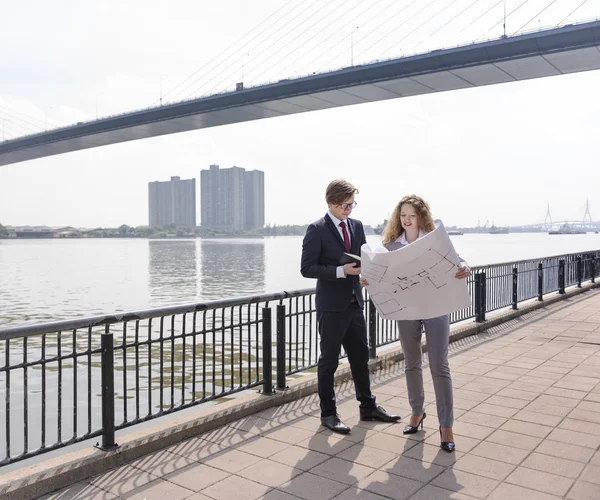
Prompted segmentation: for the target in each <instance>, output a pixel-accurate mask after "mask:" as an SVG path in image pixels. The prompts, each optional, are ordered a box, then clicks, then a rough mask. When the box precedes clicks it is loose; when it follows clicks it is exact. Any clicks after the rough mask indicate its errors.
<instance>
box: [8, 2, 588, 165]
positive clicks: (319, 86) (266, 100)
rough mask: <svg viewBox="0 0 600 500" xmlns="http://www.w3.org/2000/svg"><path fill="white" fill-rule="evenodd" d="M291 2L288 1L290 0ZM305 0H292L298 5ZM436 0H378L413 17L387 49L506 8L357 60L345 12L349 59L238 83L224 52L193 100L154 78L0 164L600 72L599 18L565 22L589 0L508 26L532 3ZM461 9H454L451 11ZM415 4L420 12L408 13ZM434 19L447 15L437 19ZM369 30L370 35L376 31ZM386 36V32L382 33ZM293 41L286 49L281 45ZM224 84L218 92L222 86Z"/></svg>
mask: <svg viewBox="0 0 600 500" xmlns="http://www.w3.org/2000/svg"><path fill="white" fill-rule="evenodd" d="M557 2H558V3H557ZM290 3H293V2H288V4H290ZM304 3H305V2H296V4H297V5H302V4H304ZM380 3H381V2H379V1H378V2H375V3H374V4H373V5H371V6H370V8H371V9H375V5H379V4H380ZM435 3H436V0H434V1H433V2H429V3H428V4H427V5H425V6H422V5H420V4H418V3H417V4H416V3H415V1H414V0H413V1H412V2H410V3H405V2H391V3H389V2H388V3H387V4H386V3H384V4H383V5H387V6H386V9H389V8H390V7H392V6H393V5H394V4H396V5H400V7H402V8H401V9H400V10H399V11H398V12H396V14H397V16H398V17H397V18H396V20H399V21H400V27H402V26H403V25H405V24H406V23H408V22H409V21H410V22H411V23H413V24H412V25H408V26H411V27H412V26H415V25H416V27H414V28H413V29H412V30H410V31H409V32H408V33H406V34H404V35H403V36H401V37H400V38H398V30H397V29H396V30H392V31H391V32H393V33H394V35H395V36H396V39H395V42H394V45H393V47H394V46H397V45H398V44H399V43H404V41H405V39H406V38H407V37H410V36H412V35H413V34H415V33H426V31H424V30H428V29H433V31H431V32H430V33H429V35H428V36H425V37H424V38H423V39H422V40H421V41H420V42H418V43H413V45H412V47H413V48H414V50H415V51H418V49H419V48H421V47H426V46H427V44H423V45H422V42H423V41H425V40H433V39H435V36H436V34H437V33H438V32H443V30H445V29H447V27H448V26H452V25H453V23H455V22H456V21H457V20H458V19H461V18H464V16H465V15H466V14H467V13H469V12H473V11H474V9H475V7H485V10H484V11H483V12H481V13H480V14H479V15H478V16H477V17H476V18H474V19H471V20H470V22H469V24H468V26H469V27H470V26H472V25H474V23H476V22H477V21H479V20H480V19H481V18H482V17H483V18H484V19H488V17H485V16H488V14H489V13H490V12H496V10H493V9H496V8H498V7H502V6H504V11H503V13H500V15H499V16H498V17H495V18H493V21H494V24H493V25H492V27H491V28H490V29H488V31H486V32H484V34H483V36H485V35H486V34H488V33H490V32H494V31H493V30H495V29H496V28H499V29H502V31H501V34H500V35H499V36H498V37H497V38H495V39H492V40H487V41H479V40H480V39H481V38H482V36H481V35H480V37H479V38H476V39H475V41H471V42H470V43H464V44H463V45H460V46H458V47H453V48H442V49H433V50H429V51H426V52H423V53H416V54H415V55H406V52H405V51H403V53H402V54H401V56H400V57H393V58H389V59H386V60H375V61H370V62H369V61H366V62H364V63H363V62H359V61H358V60H357V59H355V56H354V38H355V35H354V31H355V29H354V27H353V25H352V22H353V19H354V18H352V19H350V17H349V16H348V17H346V18H345V21H347V22H346V24H345V25H343V27H348V26H350V27H351V28H352V29H351V32H350V35H351V38H352V42H351V60H350V65H349V66H345V67H342V68H341V69H333V70H331V69H329V68H326V69H325V70H322V71H321V72H318V71H317V72H312V73H310V72H309V75H308V76H298V77H292V78H289V77H285V75H281V76H284V77H283V78H280V79H279V80H276V81H274V82H267V83H257V84H254V85H252V83H253V82H255V81H256V80H257V78H258V77H259V76H260V75H261V74H263V73H265V71H263V72H262V73H260V72H258V71H255V73H257V72H258V75H257V76H256V77H255V78H254V80H252V81H250V82H248V83H246V82H245V81H244V69H242V78H241V81H240V78H239V77H238V76H239V75H238V76H236V73H237V71H234V72H231V71H230V72H229V73H228V72H227V69H228V68H230V67H231V66H232V65H237V64H238V63H239V62H240V59H239V57H240V55H239V53H237V55H234V56H232V57H230V58H228V59H225V63H224V64H225V65H226V66H225V67H223V66H220V69H218V68H219V67H217V69H216V70H215V72H214V74H213V75H212V77H211V78H212V80H209V81H211V82H213V83H214V80H215V79H216V80H218V81H217V83H216V84H214V85H212V86H211V84H209V85H208V90H207V91H206V92H205V93H204V94H202V95H201V96H200V97H197V96H193V97H192V98H189V99H184V100H181V101H170V102H164V101H163V95H162V80H161V96H160V100H159V101H158V102H157V103H156V104H155V105H154V106H151V107H149V108H146V109H141V110H136V111H131V112H126V113H123V114H121V115H117V116H110V117H101V118H97V119H94V120H90V121H85V122H78V123H76V124H74V125H69V126H66V127H58V128H51V129H48V128H47V123H44V127H43V130H42V131H40V132H37V133H30V134H27V135H21V136H16V137H14V138H10V139H8V140H4V141H3V142H0V166H2V165H9V164H12V163H18V162H23V161H27V160H32V159H36V158H43V157H47V156H51V155H57V154H63V153H68V152H72V151H77V150H82V149H89V148H95V147H101V146H106V145H110V144H117V143H122V142H127V141H133V140H139V139H145V138H150V137H156V136H161V135H167V134H176V133H180V132H184V131H190V130H198V129H204V128H209V127H216V126H221V125H227V124H233V123H239V122H247V121H252V120H261V119H265V118H274V117H280V116H285V115H290V114H296V113H305V112H311V111H317V110H323V109H331V108H336V107H340V106H351V105H356V104H362V103H369V102H376V101H381V100H386V99H397V98H403V97H411V96H416V95H422V94H428V93H435V92H446V91H452V90H457V89H467V88H474V87H480V86H485V85H495V84H505V83H510V82H516V81H523V80H531V79H536V78H544V77H550V76H557V75H564V74H569V73H577V72H584V71H591V70H597V69H600V21H599V20H597V19H596V20H592V21H588V22H579V23H574V22H569V23H567V24H565V22H566V20H570V19H571V18H572V16H573V14H575V13H576V12H577V11H578V10H579V9H580V8H582V7H583V6H584V5H585V4H587V0H584V1H583V2H581V3H577V4H573V3H572V2H571V0H569V2H568V4H569V5H570V6H569V7H567V6H566V5H567V4H564V3H563V2H561V1H560V0H553V1H550V0H546V1H545V2H544V4H543V5H541V7H542V8H541V10H538V7H539V6H540V5H539V2H538V3H537V5H538V7H536V9H535V11H532V12H533V13H534V15H533V16H532V17H531V18H529V15H527V18H528V20H527V19H525V24H523V25H522V26H520V27H519V29H518V30H517V31H516V32H513V33H508V32H507V29H506V25H507V20H508V21H510V20H511V16H512V18H515V16H516V15H517V13H518V12H519V11H520V12H523V10H524V8H525V7H526V5H527V4H529V0H524V1H521V2H520V3H518V4H517V3H516V2H510V5H511V8H510V9H507V5H508V4H509V2H507V1H506V0H504V1H503V0H500V1H496V2H494V3H493V5H492V6H491V7H489V8H488V7H487V6H488V5H489V3H490V2H479V1H474V2H469V3H468V4H467V3H465V2H464V1H463V2H462V3H457V0H453V1H451V2H450V1H449V2H446V3H445V5H444V6H443V7H441V8H438V7H437V6H434V5H432V4H435ZM561 3H563V5H565V8H566V9H567V10H565V11H563V12H566V13H567V15H566V16H565V17H564V18H562V19H561V20H559V22H558V24H556V25H555V26H554V27H552V28H550V29H541V30H535V31H533V32H523V29H524V28H525V27H528V26H530V23H531V22H534V21H535V20H539V17H540V16H541V15H542V14H544V13H545V12H547V11H549V9H551V8H555V7H556V6H557V5H559V4H561ZM288 4H286V5H288ZM314 4H316V2H315V3H314ZM311 5H313V4H311ZM324 5H327V3H325V4H323V3H322V5H321V7H320V9H319V10H317V11H315V12H313V13H312V14H311V15H310V16H309V17H306V18H304V19H302V21H301V22H300V23H299V24H295V25H293V26H288V28H289V29H288V32H289V33H288V34H289V35H291V36H294V38H293V39H291V40H292V42H293V41H295V40H296V39H298V38H299V37H300V35H301V34H302V33H305V32H307V31H308V30H309V29H311V28H314V27H315V26H316V25H317V24H318V23H322V22H323V20H326V19H327V18H328V17H327V16H329V15H333V14H336V13H337V14H340V12H337V11H336V10H335V9H334V10H331V12H328V13H327V15H326V13H325V11H323V9H325V7H324ZM336 5H337V4H336ZM348 5H351V6H352V9H355V8H357V7H358V6H359V5H361V2H358V3H355V4H354V3H349V4H348ZM434 7H435V8H434ZM459 7H460V10H455V11H453V10H452V9H453V8H454V9H458V8H459ZM282 8H283V7H282ZM409 8H412V9H413V11H411V10H410V9H409ZM417 8H418V9H419V10H414V9H417ZM386 9H384V10H381V11H378V14H377V15H378V16H379V15H382V14H383V13H384V11H385V10H386ZM280 10H281V9H280ZM350 10H351V9H350ZM367 10H368V9H366V10H365V11H364V12H367ZM278 12H279V11H278ZM364 12H363V14H364ZM410 12H412V13H410ZM473 13H474V12H473ZM348 14H349V12H343V13H341V16H343V15H348ZM596 14H598V13H596ZM440 16H445V17H441V18H440ZM338 17H340V16H338ZM561 17H562V16H561ZM269 19H270V18H269ZM385 19H386V21H385V22H388V21H390V20H391V19H394V16H387V17H386V18H385ZM490 20H492V19H490ZM440 22H441V23H442V24H440ZM356 28H358V26H356ZM281 29H283V28H281ZM302 29H304V31H302ZM278 31H280V30H278ZM338 31H339V29H338ZM372 31H375V33H376V30H375V29H374V30H372ZM463 31H464V30H463ZM322 32H323V33H324V36H325V35H327V33H328V32H327V29H326V28H325V27H323V29H322ZM400 32H401V33H402V31H400ZM250 33H252V31H251V32H250ZM330 36H331V35H330ZM386 36H389V33H388V35H386ZM278 40H279V41H280V43H277V40H276V41H275V43H274V44H272V46H273V47H274V48H273V49H272V50H271V52H268V53H267V56H266V57H265V58H263V60H261V64H262V63H263V62H267V63H270V62H271V61H272V60H273V59H274V58H275V57H276V56H277V55H279V54H280V53H281V54H280V55H281V56H282V57H285V55H286V54H287V55H288V57H289V54H293V50H294V45H293V44H292V42H290V38H288V39H287V40H286V41H285V43H284V42H283V41H281V40H282V39H281V38H279V39H278ZM338 43H339V42H338ZM290 48H291V49H292V52H289V51H288V50H289V49H290ZM247 49H248V45H247V44H246V45H243V47H242V52H244V51H246V50H247ZM296 49H297V46H296ZM298 50H299V49H298ZM310 50H314V51H316V50H317V47H315V46H313V47H312V49H309V52H310ZM273 51H274V52H273ZM389 52H390V51H389V50H388V53H389ZM245 55H248V54H247V53H246V54H242V56H241V64H242V68H244V56H245ZM227 64H228V65H227ZM201 70H202V68H201V69H200V70H198V71H200V73H202V71H201ZM192 76H194V75H192ZM219 79H220V80H219ZM194 82H195V80H193V81H192V82H191V83H188V82H187V81H185V82H182V84H180V85H182V88H183V89H184V90H185V89H187V88H189V87H191V86H193V85H194ZM232 85H234V88H232ZM203 88H206V87H203ZM222 88H224V89H225V90H224V91H223V90H222ZM211 92H213V93H212V94H211ZM177 95H179V94H177ZM3 126H4V125H3Z"/></svg>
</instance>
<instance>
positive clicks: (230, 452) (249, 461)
mask: <svg viewBox="0 0 600 500" xmlns="http://www.w3.org/2000/svg"><path fill="white" fill-rule="evenodd" d="M256 462H260V457H257V456H256V455H250V453H244V452H243V451H239V450H234V449H226V450H224V451H222V452H220V453H217V454H216V455H213V456H211V457H208V458H206V459H204V460H203V461H202V463H204V464H205V465H208V466H209V467H214V468H215V469H220V470H222V471H225V472H229V473H231V474H234V473H236V472H238V471H240V470H242V469H245V468H246V467H250V466H251V465H253V464H255V463H256Z"/></svg>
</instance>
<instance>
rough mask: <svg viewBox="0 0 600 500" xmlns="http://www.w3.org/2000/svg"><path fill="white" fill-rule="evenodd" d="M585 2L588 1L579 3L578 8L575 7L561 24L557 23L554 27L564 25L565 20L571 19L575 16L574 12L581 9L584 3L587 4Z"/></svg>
mask: <svg viewBox="0 0 600 500" xmlns="http://www.w3.org/2000/svg"><path fill="white" fill-rule="evenodd" d="M587 1H588V0H583V2H581V3H580V4H579V6H578V7H575V9H574V10H572V11H571V12H570V13H569V14H568V15H567V16H566V17H565V18H564V19H563V20H562V21H561V22H559V23H558V24H557V25H556V27H558V26H560V25H562V23H564V22H565V21H566V20H567V19H568V18H569V17H571V16H572V15H573V14H575V12H577V11H578V10H579V9H580V8H581V7H583V5H584V4H585V3H587Z"/></svg>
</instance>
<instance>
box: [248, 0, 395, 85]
mask: <svg viewBox="0 0 600 500" xmlns="http://www.w3.org/2000/svg"><path fill="white" fill-rule="evenodd" d="M381 1H382V0H378V1H377V2H375V3H374V4H370V5H368V6H367V8H366V9H364V10H363V11H361V12H360V13H359V14H357V15H356V16H354V17H353V18H352V19H351V20H350V21H348V22H347V23H346V24H343V25H342V26H341V27H340V28H338V29H337V30H336V31H334V32H333V33H331V34H329V36H327V37H326V38H325V39H324V40H321V42H320V45H322V44H323V43H325V42H326V41H327V40H329V39H330V38H331V37H333V36H335V35H337V34H338V33H339V32H340V31H342V30H344V29H347V28H348V26H351V25H353V24H355V22H356V19H357V18H359V17H360V16H362V15H363V14H364V13H365V12H367V11H368V10H372V9H373V7H375V6H376V5H377V4H379V3H381ZM360 5H361V2H359V3H357V4H356V5H355V6H354V7H352V8H351V9H350V10H349V11H347V12H345V13H344V14H343V15H341V16H339V17H338V18H336V19H335V20H334V21H333V22H334V23H335V22H336V21H338V20H339V19H341V18H342V17H344V16H345V15H347V14H349V13H350V12H351V11H352V10H354V9H355V8H357V7H358V6H360ZM392 5H394V2H392V3H391V4H389V5H388V6H387V7H385V8H384V9H382V10H381V11H380V12H378V13H377V14H375V15H374V16H372V17H371V18H369V19H368V20H367V21H365V22H364V23H361V24H366V23H368V22H370V21H371V20H372V19H374V18H376V17H377V16H379V15H381V14H382V13H383V12H385V11H386V10H387V9H388V8H389V7H391V6H392ZM332 24H333V23H332ZM344 40H345V38H344V39H342V40H340V41H338V42H337V43H335V44H334V45H333V46H331V47H328V48H327V50H326V51H325V52H322V53H321V54H319V55H318V56H317V58H316V59H313V60H311V61H310V62H309V63H308V64H305V65H304V66H303V67H302V68H301V69H300V70H302V69H304V68H306V67H307V66H309V65H310V64H312V63H313V62H314V61H315V60H317V59H318V58H320V57H321V56H323V55H324V54H326V53H327V52H330V51H331V50H332V49H333V48H334V47H336V46H337V45H339V44H340V43H342V42H343V41H344ZM359 40H360V39H359ZM311 50H312V49H310V48H309V49H308V50H307V51H305V52H304V53H303V54H302V56H301V57H303V56H305V55H307V54H308V53H309V52H310V51H311ZM279 62H281V60H280V61H278V62H277V63H276V64H278V63H279ZM276 64H273V65H271V67H269V68H268V69H267V70H266V71H268V70H270V69H272V68H273V67H274V66H275V65H276ZM290 67H291V65H289V66H287V67H286V68H285V69H284V70H283V71H284V72H285V71H287V69H288V68H290ZM300 70H297V71H296V74H298V72H299V71H300ZM266 71H263V72H262V73H261V74H260V75H258V76H257V77H255V78H254V79H253V80H252V82H254V81H256V80H257V79H258V78H259V77H260V76H262V75H263V74H264V73H265V72H266Z"/></svg>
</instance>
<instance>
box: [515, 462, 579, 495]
mask: <svg viewBox="0 0 600 500" xmlns="http://www.w3.org/2000/svg"><path fill="white" fill-rule="evenodd" d="M506 482H508V483H512V484H516V485H518V486H523V487H525V488H530V489H533V490H538V491H543V492H544V493H550V494H552V495H558V496H564V495H566V494H567V491H569V488H570V487H571V486H572V484H573V480H572V479H569V478H567V477H561V476H556V475H554V474H548V473H547V472H541V471H537V470H533V469H528V468H525V467H522V466H521V467H517V468H516V469H515V471H514V472H513V473H512V474H511V475H510V476H508V478H507V479H506Z"/></svg>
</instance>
